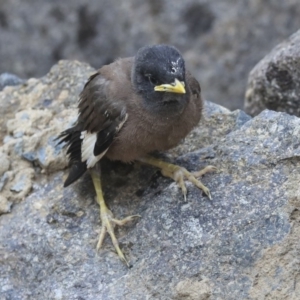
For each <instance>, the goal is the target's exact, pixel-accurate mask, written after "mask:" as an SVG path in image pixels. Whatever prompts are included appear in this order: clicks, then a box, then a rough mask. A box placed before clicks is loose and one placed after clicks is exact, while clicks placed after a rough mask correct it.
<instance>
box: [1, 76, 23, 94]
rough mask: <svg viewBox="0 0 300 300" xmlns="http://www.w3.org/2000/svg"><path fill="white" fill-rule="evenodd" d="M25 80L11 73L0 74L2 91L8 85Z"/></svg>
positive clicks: (17, 83)
mask: <svg viewBox="0 0 300 300" xmlns="http://www.w3.org/2000/svg"><path fill="white" fill-rule="evenodd" d="M23 82H24V80H23V79H21V78H19V77H18V76H16V75H14V74H11V73H2V74H0V91H2V90H3V89H4V88H5V87H6V86H11V85H19V84H22V83H23Z"/></svg>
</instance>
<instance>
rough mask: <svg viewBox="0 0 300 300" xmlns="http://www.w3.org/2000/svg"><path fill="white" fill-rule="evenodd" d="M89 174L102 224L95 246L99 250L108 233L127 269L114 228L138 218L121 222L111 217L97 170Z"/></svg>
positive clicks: (125, 219) (130, 217) (134, 216)
mask: <svg viewBox="0 0 300 300" xmlns="http://www.w3.org/2000/svg"><path fill="white" fill-rule="evenodd" d="M90 173H91V176H92V180H93V183H94V187H95V190H96V194H97V202H98V204H99V206H100V218H101V222H102V227H101V232H100V235H99V240H98V244H97V250H99V249H100V248H101V246H102V243H103V240H104V237H105V234H106V232H108V234H109V235H110V237H111V240H112V243H113V245H114V247H115V249H116V251H117V253H118V255H119V257H120V259H121V260H122V261H123V262H124V263H125V264H126V265H127V266H128V267H129V263H128V261H127V260H126V258H125V256H124V254H123V252H122V251H121V249H120V246H119V243H118V240H117V238H116V236H115V233H114V227H115V225H119V226H122V225H124V224H126V223H127V222H130V221H132V220H133V219H134V218H137V217H140V216H139V215H133V216H129V217H127V218H124V219H122V220H117V219H115V218H114V217H113V214H112V212H111V211H110V210H109V209H108V208H107V206H106V204H105V201H104V198H103V192H102V187H101V178H100V172H99V170H97V168H93V169H91V171H90Z"/></svg>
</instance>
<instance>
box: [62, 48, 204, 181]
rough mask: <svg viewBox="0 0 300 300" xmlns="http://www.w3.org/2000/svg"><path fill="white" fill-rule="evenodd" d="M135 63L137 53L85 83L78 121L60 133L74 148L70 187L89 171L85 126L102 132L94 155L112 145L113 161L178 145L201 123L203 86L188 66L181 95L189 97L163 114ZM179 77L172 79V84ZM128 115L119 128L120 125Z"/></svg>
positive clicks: (90, 130) (92, 131) (109, 152)
mask: <svg viewBox="0 0 300 300" xmlns="http://www.w3.org/2000/svg"><path fill="white" fill-rule="evenodd" d="M172 49H174V48H172ZM134 66H135V61H134V58H123V59H118V60H117V61H115V62H113V63H112V64H110V65H106V66H103V67H102V68H101V69H99V70H98V71H97V73H95V74H94V75H92V76H91V77H90V79H89V80H88V82H87V83H86V85H85V87H84V89H83V91H82V93H81V95H80V102H79V105H78V110H79V117H78V121H77V123H76V125H75V126H74V127H72V128H70V129H68V130H66V131H65V132H63V133H62V134H61V138H62V141H64V142H67V146H68V147H69V148H68V153H69V155H70V160H71V164H72V165H73V168H72V169H71V172H70V176H69V178H68V179H67V180H66V184H65V186H68V185H69V184H71V183H72V182H73V181H75V180H76V179H77V178H79V177H80V176H81V175H82V174H83V173H84V171H85V170H86V167H85V164H84V162H82V159H81V158H82V157H81V144H82V140H81V139H80V135H81V132H83V131H87V132H90V133H97V136H98V138H97V143H96V145H95V149H94V154H95V155H99V154H100V153H102V152H104V151H106V150H107V152H106V153H105V156H106V157H107V158H109V159H111V160H119V161H122V162H132V161H134V160H137V159H139V158H143V157H144V156H145V155H147V154H149V153H151V152H153V151H156V150H158V151H165V150H168V149H170V148H173V147H175V146H176V145H178V143H179V142H180V141H181V140H182V139H183V138H185V137H186V135H187V134H188V133H189V132H190V131H191V130H192V129H193V127H195V126H196V125H197V124H198V122H199V120H200V117H201V112H202V99H201V95H200V85H199V83H198V81H197V80H196V79H195V78H194V77H193V76H192V75H191V74H190V73H189V72H188V71H185V70H184V65H183V68H182V71H183V72H185V91H186V93H185V94H176V96H177V97H184V99H186V102H185V105H184V107H179V109H178V110H176V109H175V110H174V111H170V112H168V110H167V111H166V112H163V113H162V114H159V113H155V112H153V111H151V107H150V108H149V107H148V106H147V105H145V103H144V101H143V99H142V98H143V95H142V94H141V93H138V92H137V88H136V87H135V84H134V82H133V80H132V75H133V74H135V73H134V71H133V68H134ZM159 67H160V65H157V68H159ZM174 78H175V76H174ZM174 78H171V81H170V83H172V81H173V80H174ZM147 80H148V79H147ZM155 93H157V94H162V93H166V92H155ZM170 102H171V101H170ZM170 105H171V106H172V105H173V104H172V103H171V104H170ZM165 106H168V103H166V104H165ZM171 110H172V107H171ZM125 118H127V119H126V121H125V123H124V125H123V126H122V128H121V130H120V131H119V129H120V128H118V126H119V125H120V124H121V123H122V121H124V120H125ZM74 166H75V167H76V168H74Z"/></svg>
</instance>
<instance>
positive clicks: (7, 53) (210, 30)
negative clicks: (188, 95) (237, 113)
mask: <svg viewBox="0 0 300 300" xmlns="http://www.w3.org/2000/svg"><path fill="white" fill-rule="evenodd" d="M86 3H88V4H86ZM299 15H300V2H299V0H287V1H282V0H273V1H257V0H243V1H236V0H227V1H222V0H215V1H204V0H201V1H198V0H186V1H174V0H161V1H158V0H147V1H144V0H126V1H123V0H110V1H108V0H90V1H88V2H83V1H82V0H69V1H48V0H43V1H41V0H31V1H23V0H15V1H1V2H0V28H1V35H0V44H1V47H0V57H1V59H0V70H5V71H9V72H12V73H15V74H18V75H19V76H21V77H24V78H28V77H31V76H42V75H44V74H46V73H47V72H48V70H49V69H50V68H51V66H52V65H53V64H54V63H56V62H57V61H58V60H59V59H65V58H67V59H77V60H81V61H87V62H89V63H90V64H92V65H93V66H94V67H95V68H98V67H99V66H101V65H102V64H106V63H108V62H111V61H112V60H114V59H115V58H116V57H124V56H129V55H133V54H134V53H135V52H136V51H137V49H138V48H139V47H141V46H143V45H145V44H153V43H170V44H174V45H175V46H177V47H179V48H180V50H181V51H182V52H183V54H184V56H185V57H186V60H187V63H188V66H189V68H190V69H191V71H192V72H193V73H194V74H195V75H196V76H197V78H198V79H199V80H200V82H201V85H202V88H203V93H204V96H205V98H206V99H209V100H211V101H214V102H219V103H221V104H223V105H225V106H227V107H229V108H230V109H236V108H242V106H243V100H244V93H245V88H246V84H247V77H248V74H249V71H250V70H251V69H252V68H253V67H254V66H255V64H256V63H257V62H258V61H259V60H260V59H261V58H262V57H263V56H265V55H266V54H267V53H268V52H269V51H270V49H272V47H274V46H275V45H276V44H278V43H279V42H281V41H282V40H283V39H285V38H287V37H288V36H289V35H290V34H292V33H293V32H295V31H296V30H298V29H299V28H300V18H299V17H298V16H299ZM24 41H26V42H24ZM49 99H51V98H49ZM41 100H42V101H43V100H44V99H41Z"/></svg>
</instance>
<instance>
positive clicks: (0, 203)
mask: <svg viewBox="0 0 300 300" xmlns="http://www.w3.org/2000/svg"><path fill="white" fill-rule="evenodd" d="M11 206H12V203H11V202H10V201H7V199H6V198H5V197H3V196H1V195H0V215H2V214H7V213H9V212H10V211H11Z"/></svg>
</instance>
